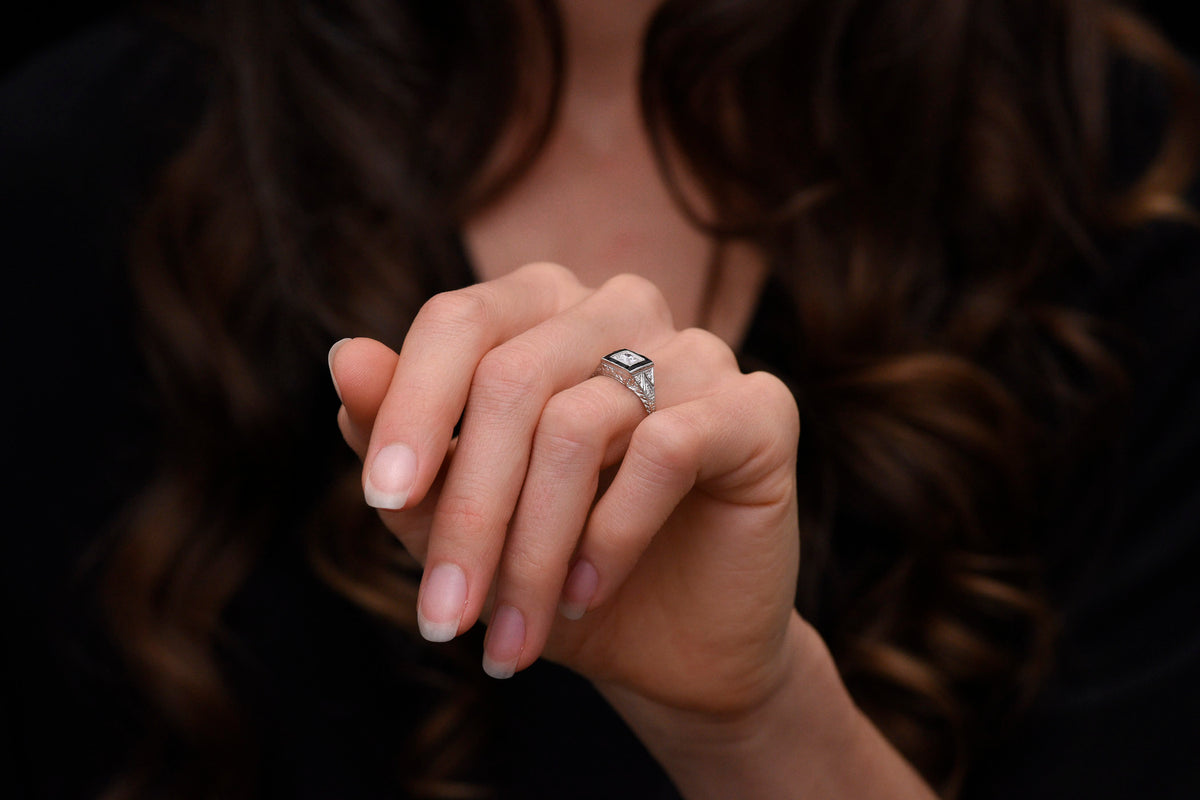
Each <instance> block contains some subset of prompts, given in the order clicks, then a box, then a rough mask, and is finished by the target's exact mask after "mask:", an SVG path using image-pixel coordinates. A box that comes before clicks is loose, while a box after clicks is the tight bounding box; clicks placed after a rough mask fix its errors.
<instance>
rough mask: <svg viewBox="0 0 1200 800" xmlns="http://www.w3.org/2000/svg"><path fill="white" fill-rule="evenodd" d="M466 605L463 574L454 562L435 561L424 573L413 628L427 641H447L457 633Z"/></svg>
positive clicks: (465, 585) (465, 588)
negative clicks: (436, 563)
mask: <svg viewBox="0 0 1200 800" xmlns="http://www.w3.org/2000/svg"><path fill="white" fill-rule="evenodd" d="M466 607H467V576H466V575H464V574H463V571H462V568H460V567H459V566H458V565H457V564H438V565H437V566H436V567H434V568H433V569H431V570H429V572H427V573H426V574H425V581H424V583H422V585H421V596H420V597H418V598H417V627H418V628H420V630H421V635H422V636H424V637H425V639H426V640H427V641H430V642H448V641H450V640H451V639H453V638H454V637H455V636H456V635H458V626H459V623H461V622H462V616H463V612H464V611H465V610H466Z"/></svg>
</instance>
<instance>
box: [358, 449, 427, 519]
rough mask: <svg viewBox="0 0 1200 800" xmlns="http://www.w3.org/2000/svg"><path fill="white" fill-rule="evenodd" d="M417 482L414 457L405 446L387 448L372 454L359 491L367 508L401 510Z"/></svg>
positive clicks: (414, 454)
mask: <svg viewBox="0 0 1200 800" xmlns="http://www.w3.org/2000/svg"><path fill="white" fill-rule="evenodd" d="M416 478H417V455H416V453H414V452H413V451H412V449H411V448H410V447H408V445H403V444H389V445H388V446H387V447H385V448H383V449H382V450H380V451H379V452H378V453H376V454H375V460H374V461H372V462H371V471H370V472H368V473H367V480H366V482H365V486H364V487H363V496H364V497H365V498H366V501H367V505H369V506H370V507H371V508H386V509H391V510H393V511H398V510H399V509H401V508H404V504H405V502H407V501H408V495H409V492H411V491H412V485H413V481H414V480H416Z"/></svg>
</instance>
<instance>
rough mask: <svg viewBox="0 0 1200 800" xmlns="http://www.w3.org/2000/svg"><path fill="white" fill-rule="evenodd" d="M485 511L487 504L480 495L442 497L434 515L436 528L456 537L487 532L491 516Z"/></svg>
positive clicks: (468, 494)
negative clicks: (452, 533)
mask: <svg viewBox="0 0 1200 800" xmlns="http://www.w3.org/2000/svg"><path fill="white" fill-rule="evenodd" d="M487 509H488V504H487V503H486V502H485V501H484V500H483V496H482V495H477V494H474V493H467V494H462V495H455V496H453V497H443V498H442V500H441V502H440V503H438V507H437V511H436V512H435V513H436V516H437V518H438V526H439V527H440V528H442V529H444V530H448V531H453V532H454V533H455V534H456V535H457V534H460V533H462V532H467V533H482V532H485V531H487V530H488V528H489V526H490V525H491V522H492V515H491V514H489V513H488V511H487Z"/></svg>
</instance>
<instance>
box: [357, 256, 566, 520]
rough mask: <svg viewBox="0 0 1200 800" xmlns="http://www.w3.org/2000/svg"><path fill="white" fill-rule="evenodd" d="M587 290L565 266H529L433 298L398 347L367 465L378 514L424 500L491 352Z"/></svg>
mask: <svg viewBox="0 0 1200 800" xmlns="http://www.w3.org/2000/svg"><path fill="white" fill-rule="evenodd" d="M588 293H589V290H588V289H586V288H585V287H584V286H583V285H582V284H580V283H579V281H578V280H576V278H575V276H574V275H573V274H571V272H570V271H569V270H567V269H566V268H565V267H561V266H558V265H557V264H548V263H537V264H528V265H526V266H523V267H521V268H519V269H517V270H514V271H513V272H511V273H509V274H508V275H505V276H504V277H502V278H499V279H497V280H494V281H489V282H487V283H481V284H476V285H474V286H469V287H467V288H465V289H460V290H458V291H454V292H446V293H443V294H439V295H436V296H434V297H433V298H431V299H430V300H429V302H427V303H426V304H425V305H424V306H423V307H422V308H421V310H420V312H418V314H417V317H416V319H415V320H413V324H412V327H411V328H410V329H409V331H408V335H407V336H406V337H405V339H404V345H403V347H402V348H401V349H400V357H399V360H398V361H397V362H396V369H395V372H394V373H393V374H392V379H391V383H390V384H389V386H388V391H387V395H386V396H385V398H384V400H383V403H382V405H381V406H380V408H379V415H378V416H377V417H376V419H375V426H374V428H373V429H372V431H371V442H370V445H369V446H368V448H367V454H366V458H365V459H364V465H363V496H364V497H365V498H366V501H367V504H368V505H370V506H372V507H374V508H380V509H393V510H398V509H402V508H404V507H406V506H408V505H412V504H415V503H419V502H420V501H421V499H422V498H423V497H424V496H425V493H426V492H427V491H429V487H430V486H431V485H432V484H433V481H434V478H435V477H436V476H437V472H438V469H439V467H440V465H441V463H442V460H443V459H444V458H445V455H446V448H447V447H448V446H449V444H450V437H451V435H452V432H453V430H454V426H455V424H456V423H457V422H458V420H459V418H460V417H461V416H462V412H463V408H464V407H465V405H466V401H467V393H468V391H469V389H470V386H471V379H472V376H473V375H474V374H475V368H476V366H477V365H478V364H479V361H480V359H482V358H483V356H484V354H486V353H487V352H488V351H489V350H491V349H493V348H494V347H496V346H497V345H499V344H501V343H503V342H505V341H508V340H509V339H512V338H513V337H515V336H517V335H519V334H521V333H523V332H524V331H526V330H528V329H530V328H532V327H534V326H535V325H537V324H539V323H541V322H543V321H544V320H546V319H549V318H550V317H552V316H554V315H556V314H559V313H561V312H562V311H564V310H565V309H567V308H569V307H570V306H572V305H574V304H575V303H578V302H579V301H580V300H582V299H583V298H584V297H586V296H587V295H588Z"/></svg>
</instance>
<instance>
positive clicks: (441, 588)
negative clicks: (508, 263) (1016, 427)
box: [330, 264, 799, 713]
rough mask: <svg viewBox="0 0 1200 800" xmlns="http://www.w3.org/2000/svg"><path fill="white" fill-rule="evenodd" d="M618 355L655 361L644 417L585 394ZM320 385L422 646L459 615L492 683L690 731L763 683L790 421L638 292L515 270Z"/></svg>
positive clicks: (784, 662)
mask: <svg viewBox="0 0 1200 800" xmlns="http://www.w3.org/2000/svg"><path fill="white" fill-rule="evenodd" d="M623 347H625V348H630V349H633V350H635V351H637V352H639V353H644V354H646V355H647V356H649V357H650V358H651V359H653V360H654V363H655V371H656V378H657V404H658V405H657V411H656V412H655V413H653V414H649V415H648V414H647V413H646V410H645V409H644V408H643V406H642V403H641V402H640V401H639V400H638V398H637V396H636V395H635V394H634V393H633V392H631V391H630V390H629V389H628V388H626V387H625V386H622V385H621V384H620V383H619V382H618V381H615V380H612V379H611V378H608V377H604V376H599V377H592V373H593V370H594V369H595V368H596V365H597V363H598V362H599V359H600V358H601V356H603V355H604V354H606V353H609V352H612V351H614V350H617V349H620V348H623ZM330 369H331V370H332V373H333V375H334V381H335V384H336V386H337V387H338V390H339V395H340V397H341V398H342V402H343V406H342V409H341V410H340V411H339V414H338V423H339V427H340V428H341V431H342V434H343V436H344V437H345V439H346V441H347V443H348V444H349V445H350V446H351V447H352V448H353V449H354V450H355V451H356V452H357V453H358V455H359V456H360V457H361V458H362V459H363V463H364V470H363V489H364V494H365V496H366V499H367V502H369V503H370V504H371V505H373V506H375V507H376V508H378V509H379V510H380V511H379V513H380V515H381V516H382V518H383V521H384V522H385V523H386V525H387V526H388V527H389V529H391V530H392V531H393V532H394V533H395V535H396V536H397V537H399V539H400V541H401V542H402V543H403V544H404V546H405V547H406V548H407V549H408V550H409V551H410V552H412V554H413V555H414V556H415V557H416V558H417V559H418V560H420V561H421V562H422V563H423V564H424V565H425V572H424V575H423V578H422V583H421V589H420V593H419V597H418V619H419V622H420V627H421V632H422V634H423V635H424V636H425V637H426V638H427V639H430V640H433V641H444V640H447V639H450V638H452V637H454V636H456V635H458V634H459V633H462V632H463V631H465V630H467V629H468V628H470V627H471V626H472V625H473V624H474V623H475V622H476V621H477V620H479V619H481V618H482V619H484V620H485V621H487V623H488V632H487V635H486V637H485V644H484V650H485V653H484V668H485V669H486V670H487V671H488V672H489V674H492V675H493V676H495V677H507V676H509V675H512V674H513V673H514V672H515V671H517V670H521V669H524V668H525V667H527V666H529V665H530V664H531V663H533V662H534V661H535V660H536V659H537V658H539V657H541V656H545V657H547V658H549V659H551V660H554V661H556V662H559V663H561V664H564V665H566V666H568V667H570V668H572V669H574V670H575V671H577V672H579V673H581V674H582V675H584V676H585V677H588V678H590V679H592V680H593V681H596V682H597V683H598V684H604V685H609V686H614V687H619V688H620V689H621V690H622V691H627V692H632V693H634V694H636V695H638V696H640V697H643V698H646V699H647V700H649V701H652V702H654V703H660V704H664V705H665V706H669V707H672V708H679V709H689V710H698V711H701V712H714V713H724V712H727V711H734V712H736V711H738V710H740V709H743V708H745V707H748V706H749V705H753V704H754V703H756V702H761V701H762V699H763V698H764V697H766V696H767V695H768V694H769V693H770V692H771V691H772V687H773V686H774V685H776V684H778V683H779V681H781V680H782V671H783V670H786V669H787V668H788V663H789V658H790V655H791V654H789V652H788V648H789V639H790V637H789V636H788V631H789V628H790V627H791V626H792V625H793V622H794V621H795V620H794V618H795V611H794V609H793V601H794V594H795V588H796V576H797V568H798V561H799V536H798V531H797V521H796V491H795V456H796V442H797V437H798V436H799V418H798V414H797V410H796V404H795V401H794V399H793V398H792V396H791V393H790V392H789V391H788V390H787V388H786V387H785V386H784V385H783V384H782V383H781V382H780V381H778V380H777V379H776V378H774V377H772V376H770V375H768V374H766V373H753V374H743V373H742V372H741V371H740V370H739V369H738V365H737V361H736V359H735V357H734V354H733V352H732V351H731V350H730V348H729V347H728V346H727V345H726V344H725V343H724V342H722V341H721V340H720V339H719V338H717V337H716V336H714V335H712V334H710V333H708V332H706V331H702V330H699V329H688V330H676V329H675V328H674V326H673V324H672V322H671V315H670V312H669V310H668V308H667V304H666V302H665V300H664V299H663V297H662V295H661V294H660V293H659V291H658V290H657V289H656V288H655V287H654V286H653V285H652V284H651V283H650V282H648V281H646V280H644V279H642V278H638V277H635V276H628V275H624V276H618V277H616V278H613V279H611V280H609V281H608V282H607V283H605V284H604V285H603V286H602V287H600V288H599V289H590V288H587V287H584V286H583V285H582V284H580V283H579V282H578V281H577V280H576V279H575V277H574V276H573V275H572V274H571V273H570V272H569V271H567V270H566V269H564V268H562V267H559V266H555V265H552V264H531V265H528V266H525V267H522V268H520V269H518V270H516V271H514V272H512V273H511V274H509V275H507V276H505V277H503V278H500V279H498V280H494V281H490V282H487V283H481V284H478V285H475V286H471V287H468V288H465V289H462V290H459V291H454V292H448V293H444V294H441V295H438V296H436V297H434V298H432V299H431V300H430V301H429V302H428V303H426V304H425V306H424V307H423V308H422V309H421V311H420V313H419V314H418V315H417V317H416V319H415V320H414V322H413V324H412V326H411V328H410V330H409V332H408V334H407V336H406V338H405V340H404V344H403V347H402V348H401V350H400V352H399V354H397V353H395V352H394V351H392V350H391V349H390V348H388V347H386V346H384V345H383V344H381V343H379V342H376V341H374V340H371V339H363V338H359V339H351V340H345V341H344V342H342V343H339V345H337V346H335V348H334V349H333V350H332V351H331V353H330ZM460 419H461V427H460V430H459V433H458V435H457V436H456V437H455V436H454V435H453V433H454V428H455V425H456V424H457V423H459V421H460Z"/></svg>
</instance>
